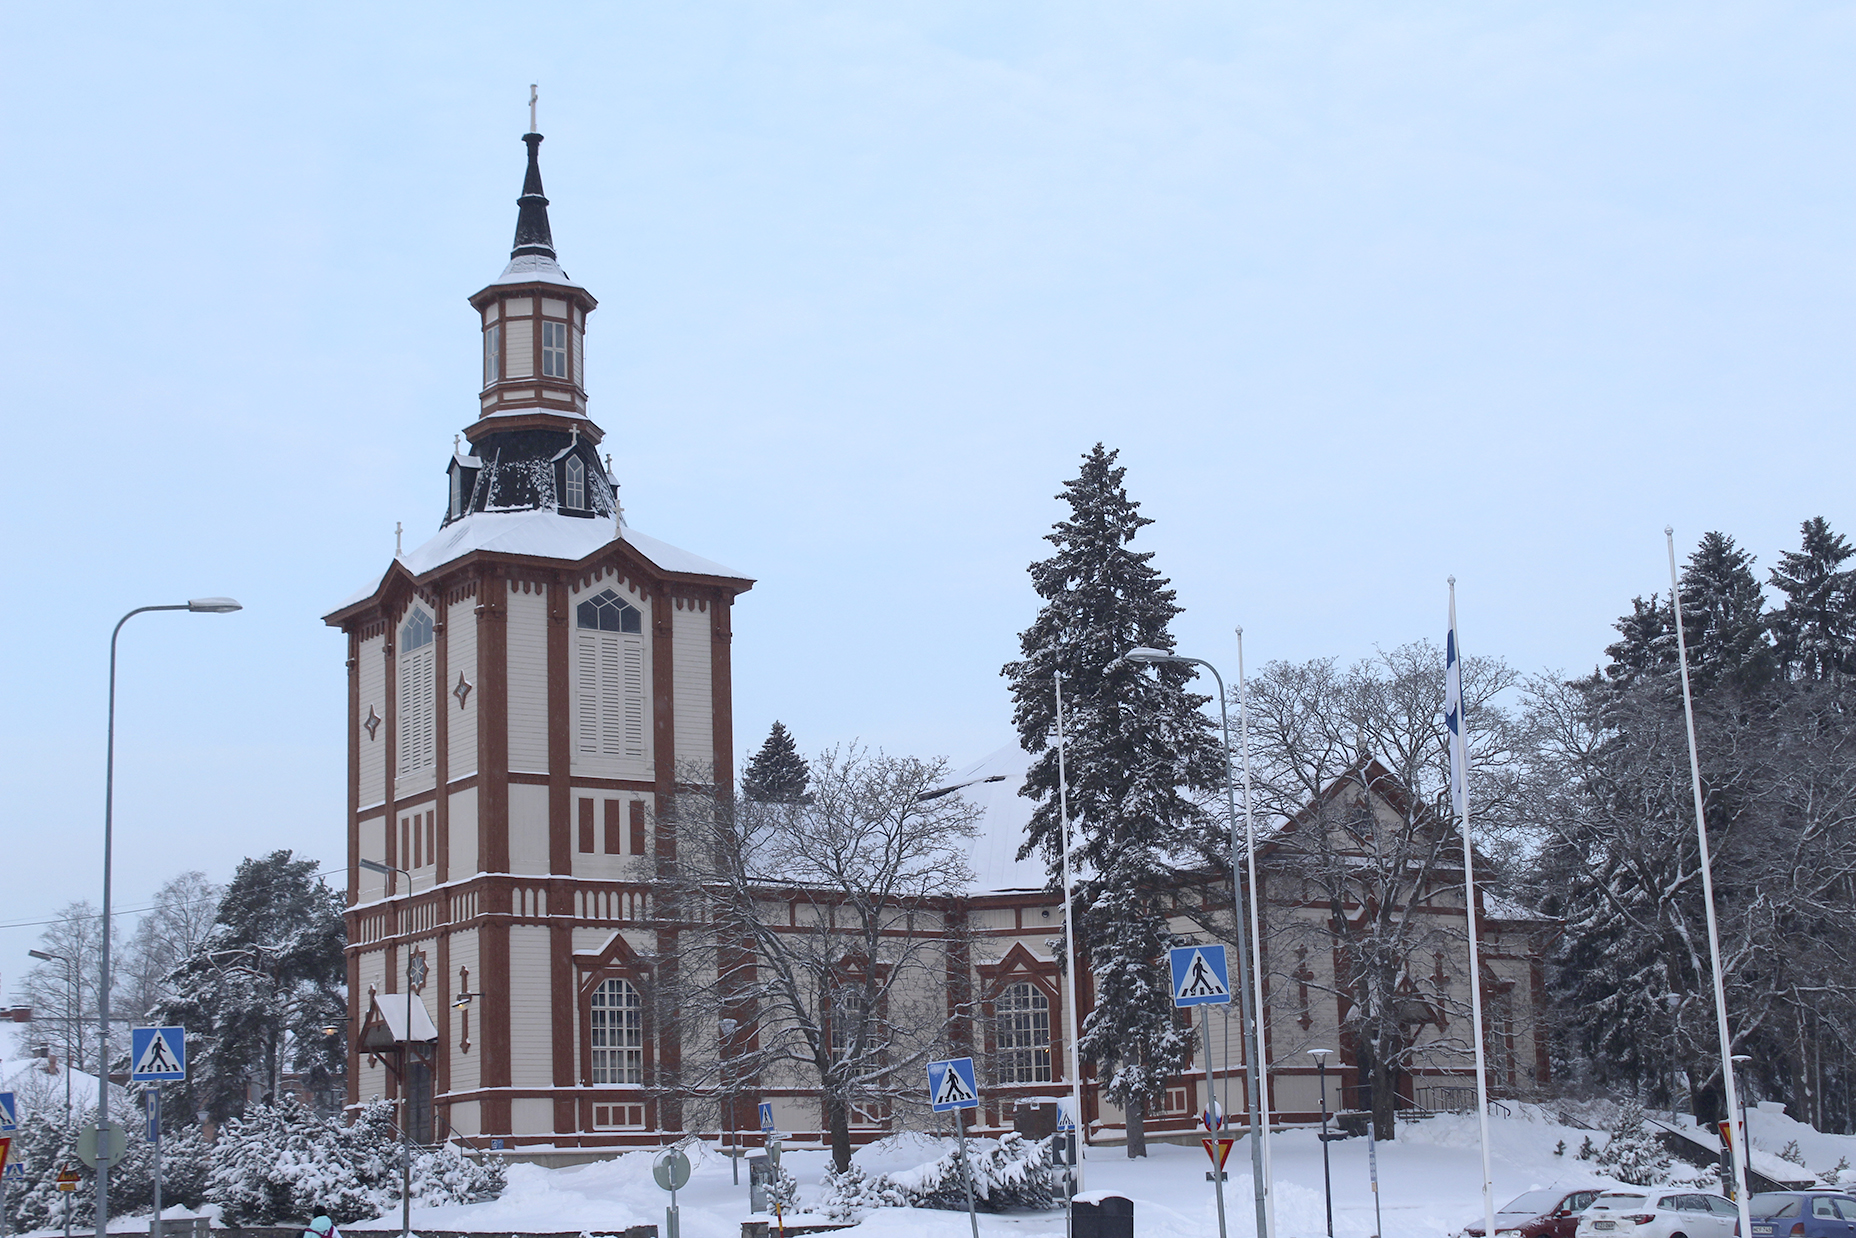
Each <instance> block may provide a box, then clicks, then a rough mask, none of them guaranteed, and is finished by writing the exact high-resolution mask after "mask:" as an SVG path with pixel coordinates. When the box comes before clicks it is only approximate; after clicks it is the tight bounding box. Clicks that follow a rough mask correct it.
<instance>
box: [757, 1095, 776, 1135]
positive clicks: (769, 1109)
mask: <svg viewBox="0 0 1856 1238" xmlns="http://www.w3.org/2000/svg"><path fill="white" fill-rule="evenodd" d="M760 1129H761V1132H762V1133H763V1134H767V1135H771V1134H773V1102H772V1101H770V1100H764V1101H762V1102H761V1103H760Z"/></svg>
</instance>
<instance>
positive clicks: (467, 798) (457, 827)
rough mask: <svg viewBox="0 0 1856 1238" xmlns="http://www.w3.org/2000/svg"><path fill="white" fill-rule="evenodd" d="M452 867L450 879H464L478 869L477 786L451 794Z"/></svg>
mask: <svg viewBox="0 0 1856 1238" xmlns="http://www.w3.org/2000/svg"><path fill="white" fill-rule="evenodd" d="M449 829H450V837H451V867H450V871H449V873H448V876H447V880H450V881H462V880H463V879H464V878H466V877H468V876H470V875H471V874H472V873H474V872H476V871H477V788H475V787H469V788H466V789H465V790H463V791H454V792H452V795H451V824H450V826H449Z"/></svg>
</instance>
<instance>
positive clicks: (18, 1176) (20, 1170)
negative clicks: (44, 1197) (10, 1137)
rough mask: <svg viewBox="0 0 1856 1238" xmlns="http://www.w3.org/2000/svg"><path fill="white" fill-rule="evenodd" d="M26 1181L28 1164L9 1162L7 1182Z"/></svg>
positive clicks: (7, 1164) (7, 1165)
mask: <svg viewBox="0 0 1856 1238" xmlns="http://www.w3.org/2000/svg"><path fill="white" fill-rule="evenodd" d="M25 1179H26V1162H24V1161H13V1160H9V1161H8V1162H7V1163H6V1180H7V1181H8V1182H23V1181H25Z"/></svg>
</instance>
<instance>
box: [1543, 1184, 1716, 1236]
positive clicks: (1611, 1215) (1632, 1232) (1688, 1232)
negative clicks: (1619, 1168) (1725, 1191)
mask: <svg viewBox="0 0 1856 1238" xmlns="http://www.w3.org/2000/svg"><path fill="white" fill-rule="evenodd" d="M1739 1219H1740V1214H1739V1211H1738V1210H1737V1209H1735V1207H1734V1205H1733V1202H1732V1201H1731V1200H1728V1199H1724V1198H1722V1197H1721V1196H1719V1195H1712V1194H1709V1193H1708V1192H1706V1191H1692V1190H1691V1191H1684V1190H1670V1189H1667V1188H1663V1189H1658V1188H1656V1187H1643V1188H1641V1189H1636V1190H1616V1191H1606V1192H1605V1193H1604V1194H1603V1195H1600V1196H1599V1197H1598V1198H1597V1199H1595V1200H1593V1201H1592V1206H1591V1207H1590V1208H1587V1209H1586V1210H1585V1214H1584V1215H1583V1216H1581V1217H1580V1218H1579V1230H1578V1238H1733V1233H1734V1226H1735V1224H1736V1223H1737V1222H1738V1221H1739Z"/></svg>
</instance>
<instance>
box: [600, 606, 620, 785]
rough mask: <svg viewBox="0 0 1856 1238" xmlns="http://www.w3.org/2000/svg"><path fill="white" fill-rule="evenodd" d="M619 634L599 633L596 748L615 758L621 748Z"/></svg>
mask: <svg viewBox="0 0 1856 1238" xmlns="http://www.w3.org/2000/svg"><path fill="white" fill-rule="evenodd" d="M620 639H621V638H620V637H618V636H615V635H609V634H607V633H605V632H601V633H600V634H599V750H600V752H601V753H603V754H605V755H606V756H613V757H616V756H618V755H620V753H621V751H622V749H621V737H620V730H621V718H622V716H623V708H624V701H625V689H624V682H623V675H622V674H621V671H620V660H621V659H620V649H619V641H620Z"/></svg>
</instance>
